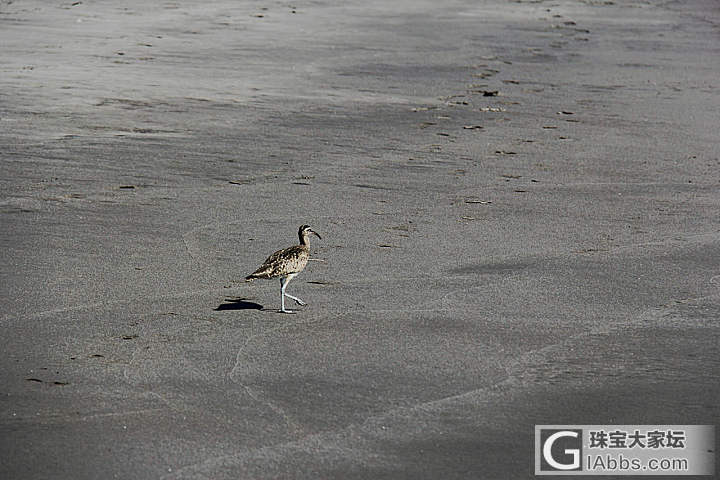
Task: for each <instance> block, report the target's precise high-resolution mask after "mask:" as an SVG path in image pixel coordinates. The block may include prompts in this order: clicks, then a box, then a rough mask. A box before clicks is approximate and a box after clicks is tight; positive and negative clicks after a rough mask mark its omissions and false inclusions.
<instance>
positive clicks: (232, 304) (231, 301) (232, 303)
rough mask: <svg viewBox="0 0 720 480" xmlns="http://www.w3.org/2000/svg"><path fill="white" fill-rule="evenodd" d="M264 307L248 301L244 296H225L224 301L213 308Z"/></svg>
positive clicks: (253, 308)
mask: <svg viewBox="0 0 720 480" xmlns="http://www.w3.org/2000/svg"><path fill="white" fill-rule="evenodd" d="M264 308H265V307H263V306H262V305H260V304H259V303H255V302H248V301H247V300H246V299H244V298H240V297H237V298H226V299H225V303H221V304H220V305H218V306H217V307H215V308H213V310H215V311H216V312H221V311H224V310H264Z"/></svg>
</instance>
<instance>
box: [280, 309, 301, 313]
mask: <svg viewBox="0 0 720 480" xmlns="http://www.w3.org/2000/svg"><path fill="white" fill-rule="evenodd" d="M278 313H297V312H295V310H287V309H285V308H281V309H280V310H278Z"/></svg>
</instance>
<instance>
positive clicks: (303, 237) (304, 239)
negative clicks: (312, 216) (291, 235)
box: [299, 234, 310, 247]
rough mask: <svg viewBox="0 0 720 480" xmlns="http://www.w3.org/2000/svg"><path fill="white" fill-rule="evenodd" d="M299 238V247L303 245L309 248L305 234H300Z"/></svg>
mask: <svg viewBox="0 0 720 480" xmlns="http://www.w3.org/2000/svg"><path fill="white" fill-rule="evenodd" d="M299 236H300V245H304V246H306V247H309V246H310V242H309V241H308V236H307V234H305V235H302V234H300V235H299Z"/></svg>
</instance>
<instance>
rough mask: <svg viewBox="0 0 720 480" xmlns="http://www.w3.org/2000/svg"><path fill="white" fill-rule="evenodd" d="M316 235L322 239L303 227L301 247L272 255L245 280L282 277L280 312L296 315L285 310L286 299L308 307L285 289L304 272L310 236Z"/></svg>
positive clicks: (311, 230)
mask: <svg viewBox="0 0 720 480" xmlns="http://www.w3.org/2000/svg"><path fill="white" fill-rule="evenodd" d="M311 233H312V234H314V235H316V236H317V237H318V238H319V239H322V237H321V236H320V235H319V234H318V233H317V232H316V231H314V230H313V229H312V228H310V226H309V225H303V226H301V227H300V230H298V237H300V245H293V246H292V247H288V248H283V249H282V250H278V251H277V252H275V253H273V254H272V255H270V256H269V257H268V258H267V259H266V260H265V262H264V263H263V264H262V265H261V266H260V268H258V269H257V270H255V271H254V272H253V273H251V274H250V275H248V276H247V277H245V280H248V281H251V280H254V279H256V278H276V277H280V312H281V313H295V312H293V311H292V310H286V309H285V297H288V298H290V299H292V300H295V303H297V304H298V305H301V306H303V305H307V303H305V302H303V301H302V300H300V299H299V298H297V297H293V296H292V295H290V294H289V293H285V289H286V288H287V286H288V283H290V280H292V279H293V278H295V277H296V276H297V274H298V273H300V272H302V271H303V269H304V268H305V265H307V262H308V259H309V258H310V242H309V241H308V237H309V236H310V234H311Z"/></svg>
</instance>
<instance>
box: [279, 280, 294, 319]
mask: <svg viewBox="0 0 720 480" xmlns="http://www.w3.org/2000/svg"><path fill="white" fill-rule="evenodd" d="M290 278H291V277H290V276H289V275H288V276H287V277H280V313H295V312H293V311H292V310H285V296H286V295H287V294H286V293H285V288H287V284H288V282H289V281H290ZM287 296H289V295H287Z"/></svg>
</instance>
